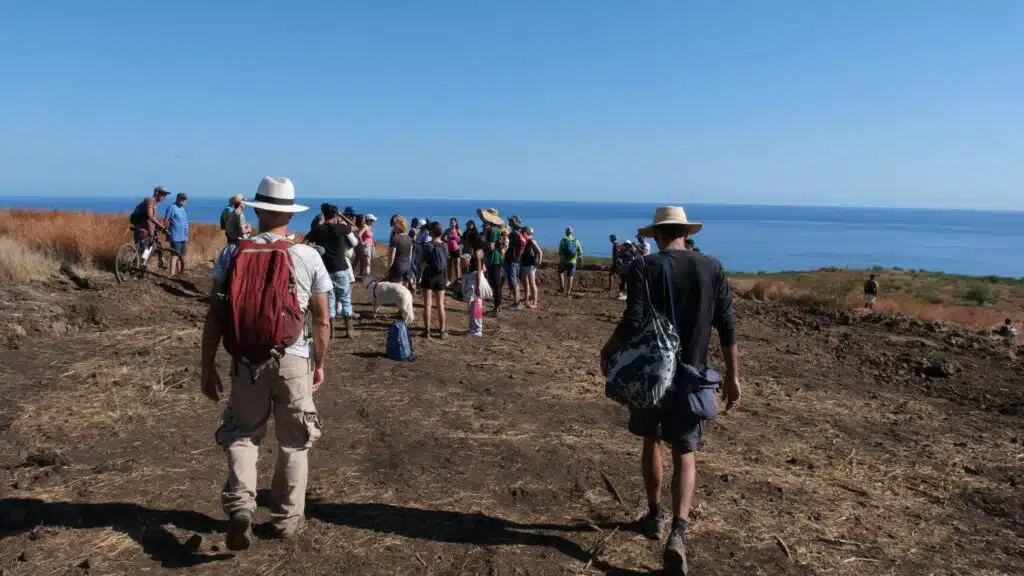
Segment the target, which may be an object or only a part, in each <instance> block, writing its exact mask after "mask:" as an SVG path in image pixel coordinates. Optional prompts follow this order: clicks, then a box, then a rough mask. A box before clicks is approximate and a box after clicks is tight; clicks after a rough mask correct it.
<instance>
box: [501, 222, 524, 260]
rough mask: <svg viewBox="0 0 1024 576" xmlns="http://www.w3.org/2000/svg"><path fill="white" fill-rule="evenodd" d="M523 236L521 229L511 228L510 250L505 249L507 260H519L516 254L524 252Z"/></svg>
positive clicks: (509, 235)
mask: <svg viewBox="0 0 1024 576" xmlns="http://www.w3.org/2000/svg"><path fill="white" fill-rule="evenodd" d="M522 246H523V237H522V236H521V233H520V232H519V230H509V232H508V250H506V251H505V262H519V258H516V254H520V255H521V254H522V252H521V250H522Z"/></svg>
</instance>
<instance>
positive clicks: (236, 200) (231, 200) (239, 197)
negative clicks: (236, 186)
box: [228, 194, 245, 207]
mask: <svg viewBox="0 0 1024 576" xmlns="http://www.w3.org/2000/svg"><path fill="white" fill-rule="evenodd" d="M244 200H245V196H242V195H241V194H235V195H234V196H232V197H231V198H228V206H232V207H234V205H235V204H238V203H239V202H242V201H244Z"/></svg>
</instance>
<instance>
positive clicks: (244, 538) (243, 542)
mask: <svg viewBox="0 0 1024 576" xmlns="http://www.w3.org/2000/svg"><path fill="white" fill-rule="evenodd" d="M226 544H227V547H228V550H232V551H236V552H237V551H240V550H248V549H249V546H252V512H249V511H248V510H237V511H235V512H232V513H231V520H228V535H227V538H226Z"/></svg>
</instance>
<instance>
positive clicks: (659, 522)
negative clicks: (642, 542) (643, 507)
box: [640, 507, 665, 540]
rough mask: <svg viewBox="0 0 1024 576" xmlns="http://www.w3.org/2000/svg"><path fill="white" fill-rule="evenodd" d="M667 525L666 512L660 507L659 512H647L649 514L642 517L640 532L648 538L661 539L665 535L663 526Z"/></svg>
mask: <svg viewBox="0 0 1024 576" xmlns="http://www.w3.org/2000/svg"><path fill="white" fill-rule="evenodd" d="M664 525H665V512H664V511H663V510H662V509H661V507H659V508H658V512H657V513H653V514H652V513H651V512H650V511H648V512H647V515H646V516H644V517H643V518H641V519H640V532H642V533H643V535H644V536H645V537H646V538H647V539H648V540H661V539H662V538H663V537H664V535H665V534H664V531H663V530H662V526H664Z"/></svg>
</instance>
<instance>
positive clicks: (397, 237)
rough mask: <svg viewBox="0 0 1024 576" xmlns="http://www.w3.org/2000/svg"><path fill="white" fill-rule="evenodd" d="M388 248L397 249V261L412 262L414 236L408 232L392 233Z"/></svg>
mask: <svg viewBox="0 0 1024 576" xmlns="http://www.w3.org/2000/svg"><path fill="white" fill-rule="evenodd" d="M388 248H394V249H395V262H412V238H410V237H409V235H408V234H392V235H391V243H390V244H388Z"/></svg>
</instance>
